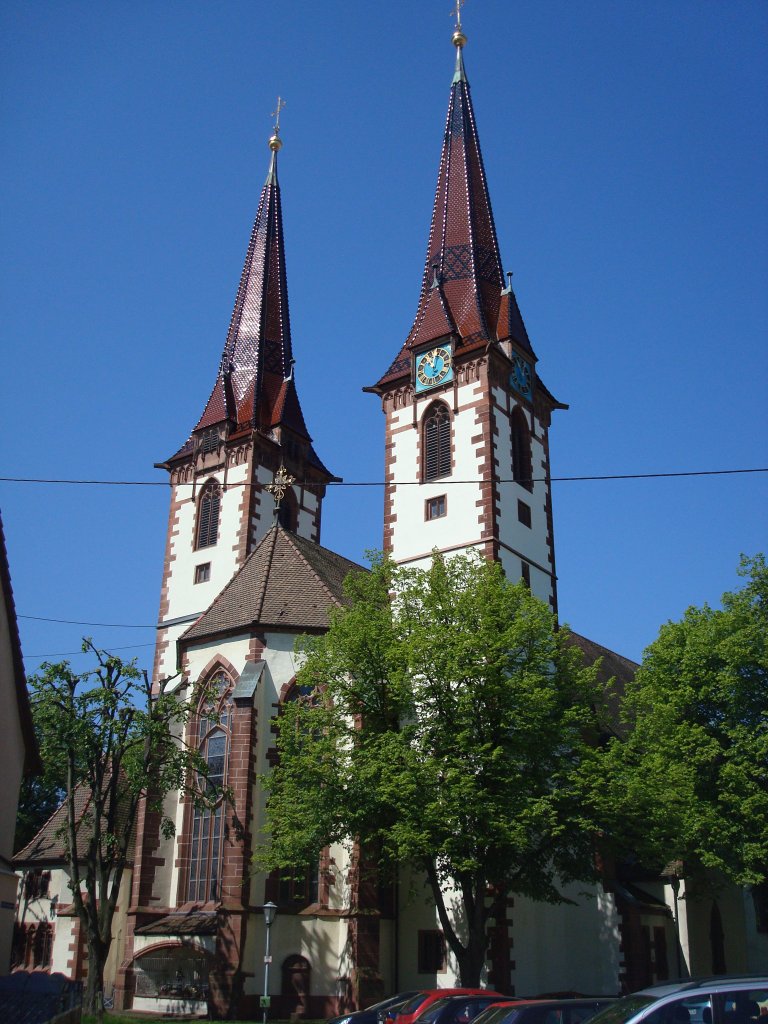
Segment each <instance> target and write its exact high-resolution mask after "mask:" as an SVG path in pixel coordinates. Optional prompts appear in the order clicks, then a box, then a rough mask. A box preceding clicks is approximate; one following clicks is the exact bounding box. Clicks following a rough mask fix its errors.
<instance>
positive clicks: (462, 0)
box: [450, 0, 467, 32]
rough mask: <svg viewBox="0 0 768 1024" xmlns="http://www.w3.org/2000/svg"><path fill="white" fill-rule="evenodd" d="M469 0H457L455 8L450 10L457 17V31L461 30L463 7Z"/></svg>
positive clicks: (452, 15) (453, 16)
mask: <svg viewBox="0 0 768 1024" xmlns="http://www.w3.org/2000/svg"><path fill="white" fill-rule="evenodd" d="M466 2H467V0H456V2H455V3H454V5H453V10H452V11H451V12H450V13H451V17H452V18H455V19H456V31H457V32H461V8H462V7H463V6H464V4H465V3H466Z"/></svg>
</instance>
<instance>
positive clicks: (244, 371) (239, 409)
mask: <svg viewBox="0 0 768 1024" xmlns="http://www.w3.org/2000/svg"><path fill="white" fill-rule="evenodd" d="M281 146H282V141H281V139H280V135H279V110H278V114H277V124H276V126H275V132H274V134H273V135H272V137H271V138H270V140H269V147H270V150H271V151H272V155H271V160H270V165H269V172H268V174H267V180H266V182H265V184H264V187H263V189H262V192H261V199H260V201H259V206H258V211H257V213H256V221H255V223H254V225H253V231H252V232H251V237H250V242H249V244H248V251H247V254H246V257H245V266H244V267H243V272H242V276H241V278H240V286H239V288H238V291H237V298H236V300H235V308H234V312H233V313H232V319H231V321H230V325H229V331H228V333H227V339H226V342H225V345H224V351H223V353H222V356H221V361H220V363H219V368H218V372H217V374H216V379H215V381H214V384H213V390H212V391H211V394H210V397H209V398H208V400H207V402H206V404H205V407H204V409H203V412H202V415H201V416H200V418H199V419H198V421H197V423H196V424H195V426H194V428H193V430H192V433H191V434H190V436H189V438H188V439H187V440H186V442H185V443H184V444H183V445H182V447H181V448H180V449H179V451H177V452H176V454H175V455H173V456H171V458H169V459H167V460H166V461H165V462H162V463H159V464H158V468H162V469H166V470H167V471H168V473H169V475H170V485H171V503H170V514H169V520H168V533H167V541H166V550H165V566H164V570H163V583H162V591H161V599H160V614H159V627H158V642H157V648H156V654H155V668H154V671H155V679H157V678H160V677H161V676H163V675H171V674H173V673H174V672H175V671H176V663H175V658H176V655H175V646H176V645H175V641H176V639H177V638H178V637H179V635H180V634H181V633H182V632H183V631H184V630H185V629H186V628H187V627H188V626H189V624H190V623H191V622H193V621H194V620H195V619H197V618H198V616H199V615H200V614H201V612H203V611H204V610H205V609H206V608H207V607H208V606H209V605H210V603H211V602H212V601H213V599H214V598H215V597H216V595H217V594H219V593H220V591H221V590H222V588H223V587H224V586H225V585H226V584H227V583H228V582H229V581H230V580H231V579H232V577H233V576H234V575H235V572H236V571H237V570H238V569H239V568H240V566H242V564H243V562H244V561H245V559H246V558H247V557H248V555H249V554H250V553H251V551H253V549H254V548H255V547H256V545H257V544H258V542H259V541H260V540H261V539H262V538H263V536H264V534H265V533H266V532H267V530H269V528H270V527H271V526H272V525H273V521H274V517H273V510H274V507H275V504H274V501H273V498H272V495H271V494H270V493H269V492H268V488H269V487H270V485H271V484H272V481H273V480H274V477H275V475H276V473H277V472H278V471H279V469H280V467H281V466H284V467H285V470H286V471H287V473H288V474H289V475H290V476H291V477H293V478H294V480H293V482H291V486H290V487H289V488H288V489H287V492H286V494H285V495H284V497H283V499H282V501H281V503H280V512H279V520H280V525H281V526H283V527H284V528H285V529H287V530H289V531H291V532H294V533H296V534H298V535H299V536H301V537H305V538H307V539H309V540H312V541H315V542H319V540H320V514H321V507H322V499H323V496H324V494H325V487H326V484H327V483H328V482H329V481H331V480H334V479H335V477H333V476H332V474H331V473H330V472H329V471H328V470H327V469H326V468H325V466H324V465H323V463H322V462H321V461H320V459H319V458H318V456H317V455H316V453H315V450H314V448H313V447H312V439H311V437H310V435H309V432H308V430H307V426H306V423H305V422H304V416H303V414H302V411H301V405H300V404H299V398H298V394H297V391H296V381H295V378H294V359H293V352H292V347H291V323H290V316H289V312H288V288H287V282H286V271H285V247H284V242H283V221H282V211H281V202H280V185H279V183H278V179H277V154H278V151H279V150H280V148H281Z"/></svg>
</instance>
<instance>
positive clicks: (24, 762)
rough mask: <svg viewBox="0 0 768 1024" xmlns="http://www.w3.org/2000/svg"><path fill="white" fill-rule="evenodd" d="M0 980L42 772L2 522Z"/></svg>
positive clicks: (7, 955)
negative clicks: (22, 850) (27, 796)
mask: <svg viewBox="0 0 768 1024" xmlns="http://www.w3.org/2000/svg"><path fill="white" fill-rule="evenodd" d="M0 722H2V723H3V742H2V744H0V778H2V780H3V784H2V786H0V974H6V973H7V971H8V970H9V967H10V962H11V948H12V945H13V941H14V924H15V911H16V888H17V884H18V879H17V878H16V873H15V871H14V867H13V863H12V857H13V836H14V833H15V831H16V814H17V811H18V805H19V789H20V787H21V782H22V778H23V777H24V775H25V774H34V773H37V772H39V771H40V770H41V768H42V765H41V763H40V754H39V751H38V749H37V743H36V741H35V733H34V729H33V726H32V714H31V711H30V707H29V697H28V695H27V684H26V678H25V675H24V662H23V659H22V655H21V642H20V640H19V628H18V623H17V621H16V605H15V604H14V600H13V589H12V588H11V571H10V567H9V565H8V552H7V549H6V546H5V534H4V533H3V522H2V519H1V518H0Z"/></svg>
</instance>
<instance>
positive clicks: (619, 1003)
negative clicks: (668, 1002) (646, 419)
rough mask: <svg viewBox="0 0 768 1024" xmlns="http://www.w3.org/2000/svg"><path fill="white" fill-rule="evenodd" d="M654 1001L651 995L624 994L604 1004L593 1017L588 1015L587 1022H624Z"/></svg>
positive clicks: (618, 1023) (617, 1023) (615, 1023)
mask: <svg viewBox="0 0 768 1024" xmlns="http://www.w3.org/2000/svg"><path fill="white" fill-rule="evenodd" d="M655 1002H656V1000H655V999H654V997H653V996H643V995H633V996H624V998H623V999H617V1000H616V1002H615V1003H612V1004H611V1005H610V1006H606V1008H605V1009H604V1010H601V1011H600V1013H598V1014H595V1016H594V1017H590V1020H589V1024H624V1021H626V1020H629V1018H630V1017H633V1016H634V1015H635V1014H636V1013H638V1012H639V1011H640V1010H642V1009H644V1008H645V1007H646V1006H650V1004H651V1003H655Z"/></svg>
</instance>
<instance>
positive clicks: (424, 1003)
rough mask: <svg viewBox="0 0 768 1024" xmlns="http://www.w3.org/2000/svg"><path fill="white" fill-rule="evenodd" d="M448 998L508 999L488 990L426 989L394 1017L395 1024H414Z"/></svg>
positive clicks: (418, 993)
mask: <svg viewBox="0 0 768 1024" xmlns="http://www.w3.org/2000/svg"><path fill="white" fill-rule="evenodd" d="M448 996H495V997H496V999H497V1000H498V999H506V998H507V997H506V996H504V995H502V993H501V992H493V991H491V990H489V989H487V988H425V989H422V990H421V992H417V993H416V995H415V996H413V998H412V999H409V1000H408V1002H407V1003H405V1004H404V1005H403V1006H401V1007H400V1010H399V1011H398V1013H397V1015H396V1016H395V1017H394V1021H395V1024H413V1022H414V1021H415V1020H416V1018H417V1017H421V1014H422V1013H424V1011H425V1010H427V1009H428V1008H429V1007H430V1006H431V1005H432V1004H433V1003H436V1002H437V1000H438V999H445V998H447V997H448ZM388 1016H389V1015H388Z"/></svg>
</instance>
